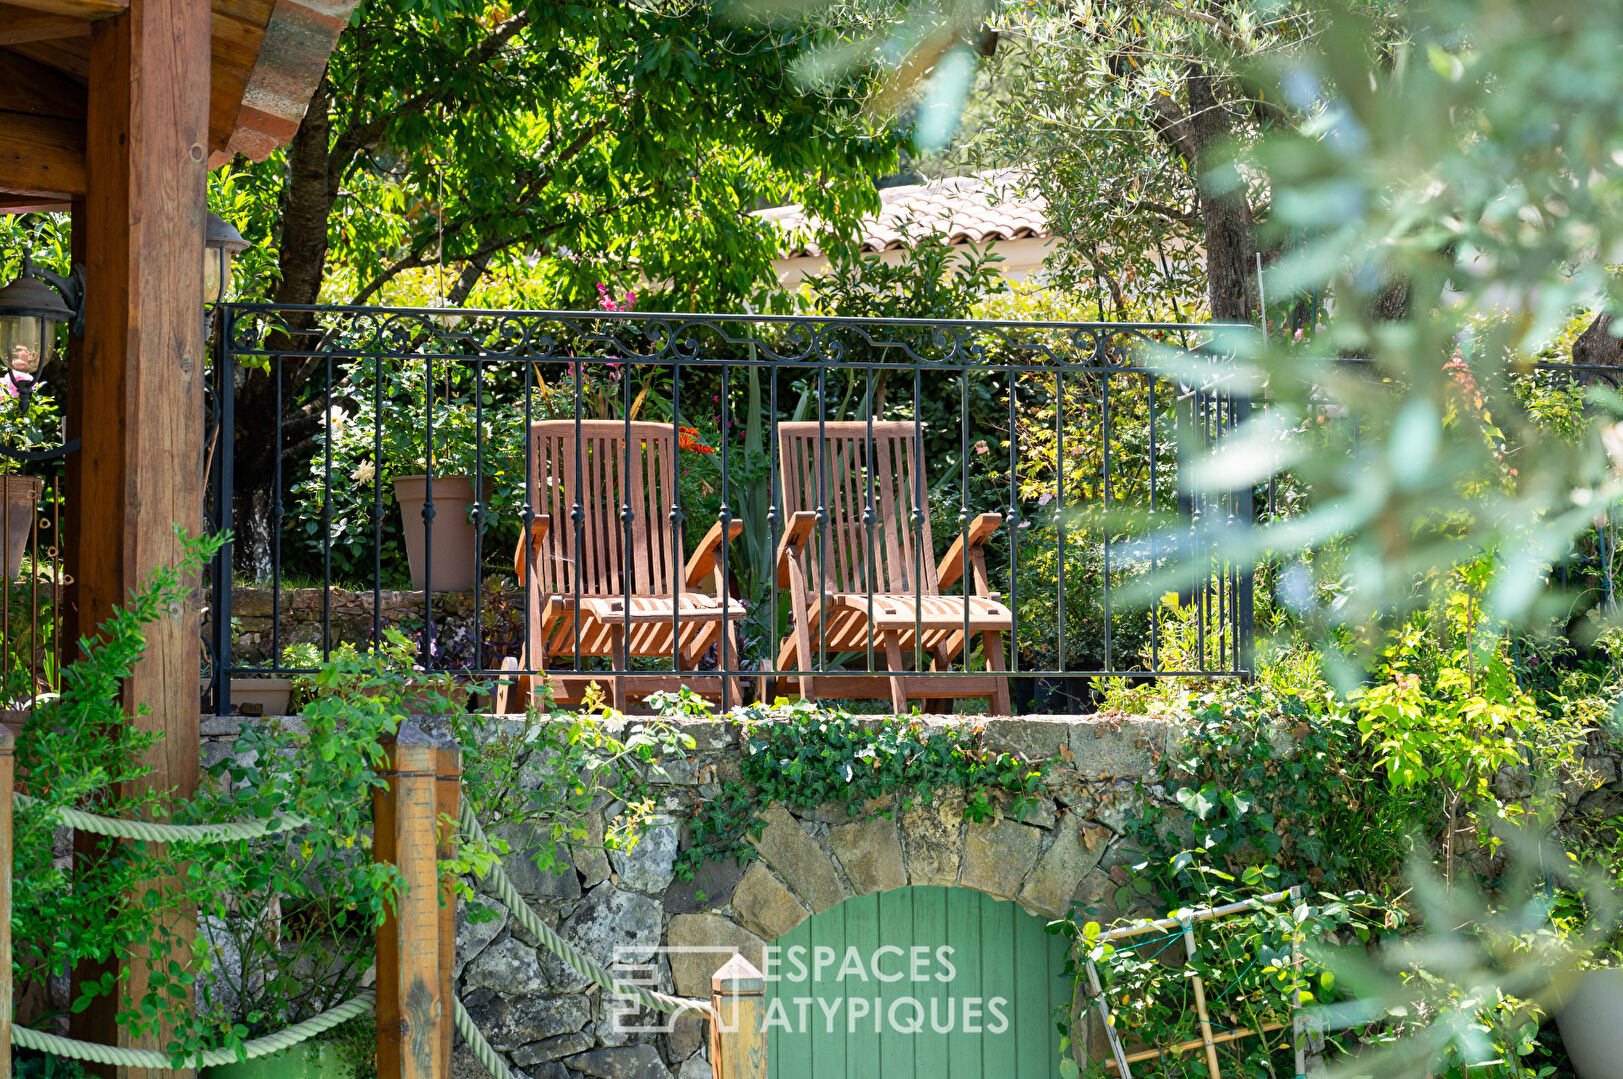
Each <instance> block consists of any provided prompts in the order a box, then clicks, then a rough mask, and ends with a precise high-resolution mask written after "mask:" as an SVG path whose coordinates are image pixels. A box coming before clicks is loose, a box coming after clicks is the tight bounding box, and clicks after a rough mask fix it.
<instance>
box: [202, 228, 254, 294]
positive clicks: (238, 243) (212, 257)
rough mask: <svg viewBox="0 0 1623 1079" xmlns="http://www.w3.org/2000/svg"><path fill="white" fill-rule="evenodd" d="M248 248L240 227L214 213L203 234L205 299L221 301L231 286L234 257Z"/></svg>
mask: <svg viewBox="0 0 1623 1079" xmlns="http://www.w3.org/2000/svg"><path fill="white" fill-rule="evenodd" d="M246 250H248V241H247V240H244V239H243V238H242V233H240V232H238V231H237V230H236V227H235V226H234V225H232V224H231V222H229V221H227V220H226V219H225V218H223V217H221V216H220V215H219V214H214V213H211V214H209V216H208V226H207V228H206V229H205V230H204V234H203V302H204V303H219V302H220V301H222V300H224V299H225V294H226V290H227V289H228V288H230V287H231V257H232V256H233V255H236V254H238V253H239V252H242V251H246Z"/></svg>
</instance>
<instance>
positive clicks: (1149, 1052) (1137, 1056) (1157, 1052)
mask: <svg viewBox="0 0 1623 1079" xmlns="http://www.w3.org/2000/svg"><path fill="white" fill-rule="evenodd" d="M1284 1029H1285V1024H1284V1023H1264V1024H1262V1026H1260V1027H1258V1028H1257V1029H1255V1030H1252V1029H1250V1028H1247V1027H1240V1028H1238V1029H1236V1030H1226V1031H1224V1032H1223V1033H1221V1034H1214V1035H1212V1041H1213V1042H1214V1043H1215V1044H1218V1045H1221V1044H1222V1043H1224V1042H1237V1041H1239V1040H1240V1039H1241V1038H1254V1037H1256V1036H1257V1035H1259V1034H1266V1033H1268V1032H1270V1031H1274V1030H1284ZM1205 1044H1206V1039H1205V1038H1191V1039H1190V1040H1189V1041H1186V1042H1179V1043H1178V1044H1176V1045H1165V1046H1161V1047H1159V1048H1156V1049H1138V1050H1134V1051H1133V1052H1131V1053H1128V1054H1127V1062H1128V1063H1129V1064H1133V1063H1137V1062H1138V1061H1140V1060H1149V1059H1151V1058H1153V1057H1158V1056H1162V1055H1164V1054H1166V1053H1184V1052H1187V1051H1189V1050H1190V1049H1199V1048H1200V1047H1202V1046H1203V1045H1205ZM1105 1067H1107V1068H1117V1067H1119V1065H1118V1064H1117V1063H1116V1062H1115V1061H1114V1060H1107V1061H1105Z"/></svg>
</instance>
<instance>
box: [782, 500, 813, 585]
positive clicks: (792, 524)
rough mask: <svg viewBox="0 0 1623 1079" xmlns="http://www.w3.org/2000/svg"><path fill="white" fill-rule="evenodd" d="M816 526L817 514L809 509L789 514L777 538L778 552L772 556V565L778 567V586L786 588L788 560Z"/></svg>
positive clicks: (797, 551)
mask: <svg viewBox="0 0 1623 1079" xmlns="http://www.w3.org/2000/svg"><path fill="white" fill-rule="evenodd" d="M816 527H817V514H815V513H813V512H812V511H811V510H801V511H800V512H798V513H791V514H790V515H789V527H788V528H787V529H786V530H785V531H784V533H783V538H782V539H780V540H778V553H777V556H776V557H775V558H773V560H772V561H773V565H775V566H777V568H778V587H779V588H788V587H790V583H789V561H790V560H791V559H792V558H794V556H795V555H797V554H799V553H800V549H801V548H802V547H804V546H805V545H806V541H807V540H808V539H810V538H811V534H812V530H813V529H815V528H816Z"/></svg>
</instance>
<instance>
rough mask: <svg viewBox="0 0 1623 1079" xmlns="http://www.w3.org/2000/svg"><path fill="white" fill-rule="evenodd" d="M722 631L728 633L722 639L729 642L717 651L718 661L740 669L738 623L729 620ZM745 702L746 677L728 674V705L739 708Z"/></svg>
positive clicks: (734, 668)
mask: <svg viewBox="0 0 1623 1079" xmlns="http://www.w3.org/2000/svg"><path fill="white" fill-rule="evenodd" d="M722 632H723V633H724V634H726V636H725V637H723V638H722V639H723V640H725V641H726V642H727V644H726V647H724V648H721V649H719V650H718V651H717V653H716V661H717V662H718V663H721V662H722V661H725V666H728V667H731V668H732V669H733V670H735V671H736V670H737V669H738V665H739V662H740V660H739V656H738V630H737V627H736V624H735V623H733V622H728V623H727V625H726V627H725V628H724V629H723V630H722ZM743 703H744V679H743V678H741V677H739V676H738V675H736V674H734V675H728V676H727V705H728V707H730V708H737V707H738V706H739V705H741V704H743Z"/></svg>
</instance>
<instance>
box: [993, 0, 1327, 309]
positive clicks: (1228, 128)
mask: <svg viewBox="0 0 1623 1079" xmlns="http://www.w3.org/2000/svg"><path fill="white" fill-rule="evenodd" d="M998 23H999V26H1000V29H1001V30H1002V34H1003V37H1004V40H1005V41H1006V42H1008V47H1006V48H1004V49H1001V50H1000V55H999V57H998V58H997V59H996V60H994V61H993V63H994V64H996V65H1000V66H1002V67H1003V68H1005V70H1004V71H1003V72H1002V73H1001V75H1002V80H1003V83H1004V86H1003V88H1002V93H1001V102H1000V107H999V108H998V110H997V111H996V113H995V114H994V115H993V117H992V118H991V119H990V121H989V122H988V123H987V125H986V127H985V130H984V131H983V133H982V137H981V138H980V139H979V140H978V142H977V145H976V147H975V148H974V150H973V154H972V159H973V156H976V155H990V156H994V157H996V158H999V159H1008V160H1013V161H1017V162H1020V163H1022V164H1023V165H1024V167H1025V169H1026V170H1027V173H1028V175H1029V177H1030V182H1031V183H1032V185H1033V186H1034V187H1035V189H1036V191H1038V192H1039V193H1041V194H1042V195H1043V197H1044V198H1045V199H1046V201H1047V202H1048V206H1049V215H1050V223H1051V225H1052V227H1053V229H1054V233H1055V237H1056V240H1057V244H1056V250H1055V256H1054V258H1052V259H1051V260H1050V273H1051V274H1052V275H1053V277H1054V279H1055V280H1056V281H1058V282H1059V283H1061V284H1064V285H1067V286H1069V287H1071V288H1073V289H1074V290H1076V291H1081V292H1087V293H1089V294H1098V295H1099V296H1100V298H1101V299H1102V300H1104V301H1105V302H1106V303H1107V304H1108V310H1109V311H1110V312H1111V313H1113V314H1114V315H1115V316H1116V317H1123V316H1122V313H1123V312H1125V311H1126V309H1127V297H1128V296H1130V295H1135V294H1136V295H1139V296H1143V295H1145V294H1153V295H1156V296H1158V297H1166V298H1167V299H1169V300H1170V302H1171V303H1172V304H1173V305H1178V306H1179V307H1180V308H1181V311H1180V313H1183V314H1186V315H1200V314H1210V315H1211V316H1213V317H1216V318H1218V319H1223V320H1239V321H1246V320H1254V319H1255V318H1256V317H1257V313H1258V311H1259V307H1260V299H1259V295H1258V280H1257V257H1258V254H1259V253H1261V254H1262V255H1263V257H1264V258H1265V259H1267V260H1270V261H1271V260H1272V258H1273V256H1274V251H1273V250H1269V249H1265V247H1264V245H1262V244H1261V243H1260V242H1259V236H1258V223H1259V221H1261V220H1264V219H1266V218H1267V216H1268V213H1269V191H1268V187H1267V184H1266V180H1265V177H1263V176H1261V175H1260V174H1259V173H1258V171H1257V170H1256V169H1255V168H1254V167H1250V162H1249V158H1250V153H1251V151H1252V150H1253V149H1254V147H1255V145H1256V142H1257V140H1258V138H1259V137H1261V136H1262V135H1263V134H1265V133H1266V132H1268V131H1270V130H1274V129H1278V128H1289V127H1291V126H1293V125H1294V124H1295V122H1296V121H1297V119H1298V115H1297V114H1296V112H1295V110H1292V109H1290V108H1288V107H1287V106H1286V104H1285V103H1284V102H1282V101H1281V100H1279V99H1278V98H1275V97H1272V96H1270V95H1269V94H1267V93H1265V92H1262V91H1261V90H1259V88H1258V87H1256V86H1254V85H1250V84H1248V83H1247V82H1245V81H1244V80H1242V79H1241V78H1238V77H1237V75H1238V73H1239V71H1241V70H1242V69H1243V68H1244V67H1245V66H1246V65H1248V64H1250V63H1252V62H1254V61H1255V60H1256V59H1257V58H1259V57H1264V56H1268V55H1273V54H1277V53H1279V52H1281V51H1284V50H1289V49H1292V48H1295V47H1298V46H1300V45H1301V44H1302V43H1303V42H1304V41H1305V40H1306V39H1308V38H1309V37H1310V36H1311V35H1312V34H1313V33H1314V32H1315V21H1314V19H1313V17H1312V14H1311V12H1309V11H1308V10H1306V9H1305V7H1304V6H1303V5H1301V4H1296V3H1283V4H1280V5H1278V6H1277V7H1276V8H1275V9H1274V10H1270V11H1267V12H1260V11H1259V10H1258V9H1257V7H1256V5H1254V4H1252V3H1247V2H1234V3H1186V4H1174V3H1170V2H1169V3H1150V4H1140V3H1133V4H1103V3H1101V4H1096V3H1075V2H1062V3H1049V4H1038V5H1030V6H1021V7H1013V8H1010V9H1008V10H1007V11H1006V12H1002V13H1000V14H999V16H998ZM1286 241H1288V237H1280V238H1278V241H1277V242H1286ZM1298 317H1306V315H1305V314H1300V315H1298Z"/></svg>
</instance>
